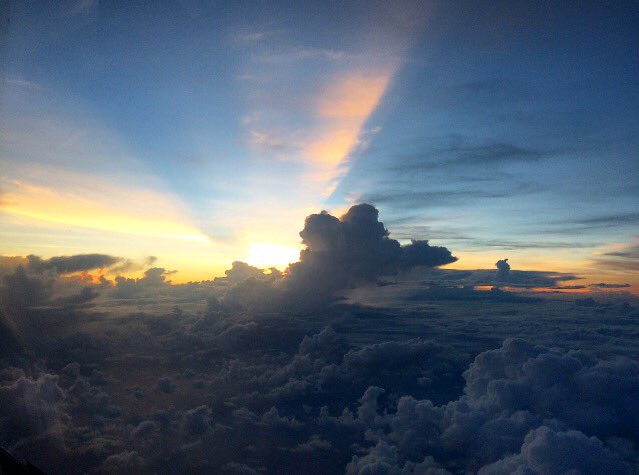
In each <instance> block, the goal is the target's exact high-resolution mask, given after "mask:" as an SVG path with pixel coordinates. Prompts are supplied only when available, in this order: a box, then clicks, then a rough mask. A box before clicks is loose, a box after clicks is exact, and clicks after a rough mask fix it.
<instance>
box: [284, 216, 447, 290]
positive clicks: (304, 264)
mask: <svg viewBox="0 0 639 475" xmlns="http://www.w3.org/2000/svg"><path fill="white" fill-rule="evenodd" d="M378 215H379V212H378V210H377V209H376V208H375V207H373V206H371V205H369V204H360V205H355V206H352V207H351V208H350V209H349V210H348V211H347V212H346V214H344V215H343V216H342V217H341V218H339V219H338V218H336V217H335V216H332V215H330V214H328V213H327V212H322V213H319V214H312V215H310V216H308V217H307V218H306V221H305V223H304V229H303V230H302V231H301V232H300V236H301V237H302V243H303V244H304V245H305V246H306V249H304V250H302V252H301V253H300V261H299V262H297V263H294V264H291V265H290V266H289V268H288V269H287V279H288V281H287V282H288V285H289V287H290V288H293V289H295V291H302V290H301V289H304V288H311V287H312V288H314V289H315V291H316V292H317V291H324V292H325V291H329V290H338V289H342V288H346V287H349V286H353V285H355V284H358V283H362V282H367V281H375V280H376V279H377V278H378V277H381V276H383V275H392V274H395V273H396V272H397V271H398V270H399V269H400V267H401V268H406V269H410V268H412V267H416V266H428V267H436V266H440V265H444V264H449V263H451V262H455V261H456V260H457V259H456V258H455V257H453V256H452V255H451V253H450V251H448V249H446V248H443V247H433V246H430V245H429V244H428V241H413V242H412V243H411V244H409V245H407V246H401V245H400V244H399V242H398V241H396V240H394V239H391V238H389V237H388V234H389V232H388V231H387V230H386V228H385V227H384V224H383V223H381V222H380V221H379V220H378Z"/></svg>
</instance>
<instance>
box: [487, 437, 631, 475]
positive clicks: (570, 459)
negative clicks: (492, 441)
mask: <svg viewBox="0 0 639 475" xmlns="http://www.w3.org/2000/svg"><path fill="white" fill-rule="evenodd" d="M529 471H530V472H533V473H571V472H574V473H615V474H628V475H630V474H631V473H633V472H634V471H633V469H632V467H631V466H630V465H629V464H628V463H626V462H624V461H623V460H621V459H620V458H619V457H618V456H617V455H615V454H614V453H613V452H611V451H610V450H608V449H607V448H606V447H604V445H603V443H602V442H601V441H600V440H599V439H597V438H596V437H587V436H586V435H584V434H583V433H582V432H579V431H567V432H558V431H555V430H553V429H551V428H549V427H545V426H542V427H540V428H538V429H535V430H532V431H531V432H530V433H528V435H526V439H525V440H524V443H523V445H522V446H521V452H520V453H519V454H517V455H510V456H508V457H506V458H504V459H502V460H499V461H497V462H495V463H493V464H491V465H488V466H486V467H483V468H482V469H481V470H480V471H479V475H497V474H502V473H526V472H529Z"/></svg>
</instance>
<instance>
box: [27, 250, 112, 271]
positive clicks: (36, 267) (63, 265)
mask: <svg viewBox="0 0 639 475" xmlns="http://www.w3.org/2000/svg"><path fill="white" fill-rule="evenodd" d="M27 259H28V264H27V267H28V269H29V270H30V271H32V272H42V271H45V270H49V269H52V270H55V271H56V272H57V273H58V274H71V273H74V272H82V271H90V270H94V269H104V268H106V267H110V266H112V265H114V264H116V263H118V262H121V261H122V258H120V257H113V256H109V255H107V254H77V255H74V256H58V257H52V258H50V259H42V258H41V257H38V256H34V255H30V256H27Z"/></svg>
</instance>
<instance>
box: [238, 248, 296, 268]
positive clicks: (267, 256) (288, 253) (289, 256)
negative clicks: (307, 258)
mask: <svg viewBox="0 0 639 475" xmlns="http://www.w3.org/2000/svg"><path fill="white" fill-rule="evenodd" d="M299 257H300V250H299V249H298V248H295V247H286V246H277V245H275V244H268V243H255V244H251V246H250V247H249V250H248V254H247V256H246V259H245V261H246V263H247V264H250V265H252V266H255V267H259V268H260V269H268V268H269V267H277V268H279V269H283V268H285V267H287V266H288V265H289V264H290V263H291V262H296V261H298V260H299Z"/></svg>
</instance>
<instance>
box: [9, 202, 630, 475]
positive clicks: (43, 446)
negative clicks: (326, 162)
mask: <svg viewBox="0 0 639 475" xmlns="http://www.w3.org/2000/svg"><path fill="white" fill-rule="evenodd" d="M300 236H301V238H302V240H303V243H304V245H305V246H306V248H305V249H304V251H302V253H301V256H300V261H299V262H297V263H295V264H292V265H291V266H290V267H289V268H288V269H287V270H286V271H284V272H280V271H277V270H276V269H271V270H264V269H258V268H256V267H252V266H250V265H248V264H246V263H242V262H235V263H233V265H232V267H231V269H229V270H227V271H226V273H225V276H223V277H218V278H215V279H213V280H210V281H204V282H196V283H189V284H181V285H177V284H174V283H172V282H171V274H172V272H173V271H169V270H167V269H165V268H162V267H150V266H151V265H153V264H154V263H155V259H150V260H147V261H146V262H145V267H144V268H145V269H146V270H145V272H144V273H143V274H142V275H141V276H140V277H139V278H132V277H126V276H121V275H116V276H115V277H114V278H113V279H111V278H109V279H107V278H105V277H104V276H103V275H102V274H99V275H102V277H101V279H97V278H85V277H83V276H84V274H79V276H80V278H78V277H77V276H74V275H68V274H67V273H66V272H71V269H74V272H87V270H90V269H92V268H93V269H98V268H100V267H101V266H100V265H98V266H97V267H88V266H94V265H96V263H99V262H102V263H103V264H104V265H107V263H108V260H102V261H101V260H100V259H102V258H97V259H88V258H86V256H82V257H78V258H77V259H74V258H73V257H74V256H70V257H64V258H51V259H39V258H35V257H30V258H29V260H28V262H34V263H37V265H27V264H28V263H26V262H25V260H24V259H22V260H20V259H14V260H11V261H10V262H11V263H12V265H13V267H12V268H11V269H9V270H7V271H6V272H5V273H4V277H3V280H2V286H1V287H0V296H1V297H2V300H1V301H0V312H1V313H0V322H1V324H2V328H0V339H1V340H2V341H0V344H1V346H0V445H1V446H2V447H4V448H5V449H6V450H8V451H9V452H10V453H11V454H13V455H14V456H17V457H21V458H24V459H27V460H29V461H30V462H31V463H33V464H34V465H36V466H38V467H40V468H42V469H44V470H45V471H46V472H47V473H52V474H56V473H64V474H68V473H79V474H80V473H91V474H93V473H95V474H105V473H140V474H145V473H158V474H162V473H172V474H173V473H251V474H258V473H296V472H298V471H299V468H300V467H304V469H305V471H306V472H308V473H317V474H324V473H348V474H360V473H361V474H378V473H380V474H382V473H383V474H431V475H444V474H465V473H481V474H498V473H499V474H501V473H521V474H529V473H530V474H536V473H539V474H554V473H558V474H560V473H562V474H563V473H584V474H585V473H611V474H630V473H637V470H638V467H639V465H638V462H639V429H638V428H639V363H638V361H639V345H637V344H636V343H637V335H639V320H638V318H639V312H638V311H637V302H636V300H629V301H626V300H625V298H626V297H629V296H627V295H623V294H619V293H616V294H605V293H599V294H597V296H596V299H595V298H581V299H577V298H575V297H572V296H571V294H558V295H557V296H553V298H548V297H544V296H542V297H539V296H536V297H531V296H529V295H523V294H521V293H518V292H517V290H525V289H528V288H530V287H539V286H547V287H549V288H551V289H559V288H560V285H561V283H562V282H563V281H565V280H571V279H573V278H574V277H575V276H570V275H562V274H557V273H550V272H525V271H518V270H511V269H510V265H509V263H508V262H507V261H506V260H505V259H504V260H501V261H499V263H498V264H497V269H495V270H478V271H461V270H450V269H445V268H438V267H439V266H441V265H443V264H447V263H450V262H453V261H454V260H455V258H454V257H453V256H452V255H451V253H450V251H448V249H446V248H444V247H437V246H431V245H430V244H429V243H428V242H427V241H412V243H411V244H408V245H405V246H402V245H401V244H400V243H399V242H397V241H396V240H393V239H391V238H390V237H389V232H388V230H386V228H385V227H384V225H383V224H382V223H381V222H380V221H379V219H378V213H377V210H376V209H375V208H373V207H372V206H370V205H358V206H354V207H352V208H351V209H350V210H349V211H348V212H347V213H346V214H345V215H344V216H342V217H341V218H337V217H334V216H331V215H330V214H328V213H325V212H324V213H319V214H313V215H311V216H309V217H308V218H307V220H306V223H305V226H304V229H303V230H302V232H301V233H300ZM61 259H62V260H61ZM52 262H55V263H57V264H55V265H54V264H52ZM127 262H128V261H126V260H122V261H117V262H115V263H112V264H111V267H110V268H111V269H113V268H114V267H117V266H123V265H128V264H127ZM389 276H390V278H389ZM89 277H91V276H89ZM486 285H493V286H495V287H497V286H500V287H501V290H497V289H495V290H492V291H482V290H479V289H478V288H479V287H483V286H486ZM513 289H514V290H513ZM597 289H598V290H597V291H598V292H604V291H605V288H603V289H604V290H601V289H602V288H601V287H597ZM616 290H617V292H618V289H616ZM606 295H607V297H606V298H607V299H608V300H602V298H603V297H602V296H606Z"/></svg>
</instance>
